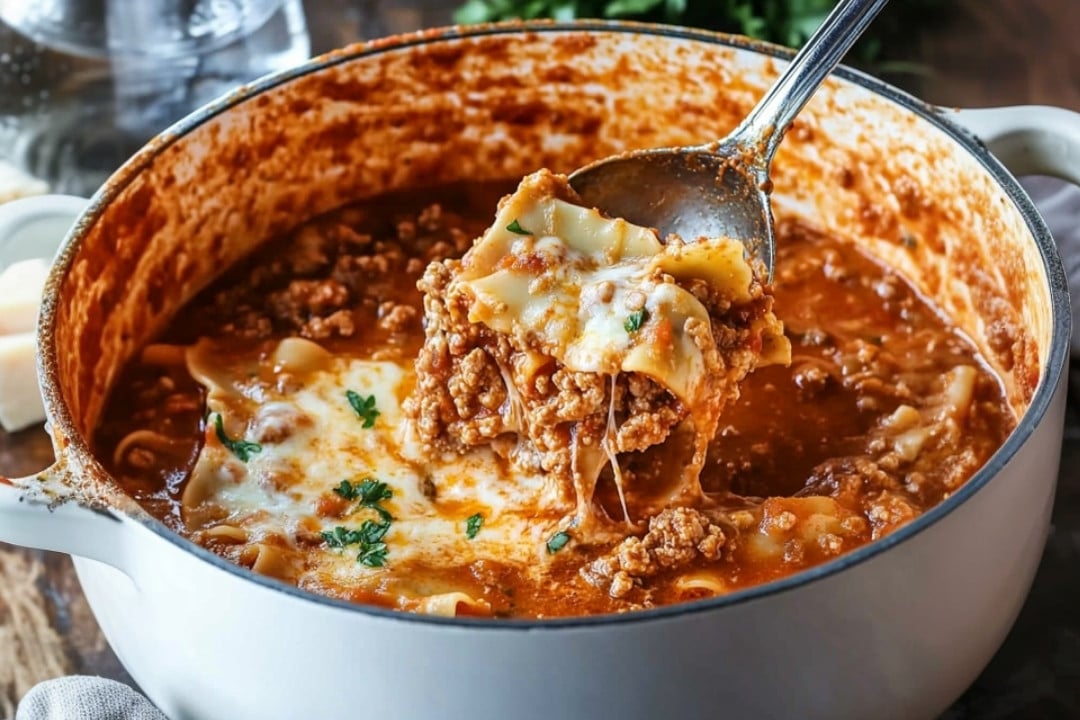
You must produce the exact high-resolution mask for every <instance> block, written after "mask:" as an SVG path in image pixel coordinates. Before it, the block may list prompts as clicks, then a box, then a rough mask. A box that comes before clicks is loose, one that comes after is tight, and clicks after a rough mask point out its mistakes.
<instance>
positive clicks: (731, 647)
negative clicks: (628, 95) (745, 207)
mask: <svg viewBox="0 0 1080 720" xmlns="http://www.w3.org/2000/svg"><path fill="white" fill-rule="evenodd" d="M632 38H633V36H631V35H625V36H622V37H621V38H620V39H619V40H618V42H619V43H624V44H626V45H627V46H628V47H630V48H631V49H632V48H633V39H632ZM744 55H745V54H744ZM744 59H745V58H744ZM746 63H747V68H748V72H749V74H750V75H754V74H755V73H759V74H760V73H761V72H762V63H761V62H759V61H757V60H754V59H746ZM516 71H517V72H521V73H527V72H528V68H519V69H517V70H516ZM602 91H603V88H599V89H597V92H598V93H601V92H602ZM851 94H852V95H853V96H855V99H854V100H852V102H851V106H852V107H855V106H856V105H858V102H857V100H858V96H860V95H863V96H865V95H866V94H867V93H866V92H865V91H859V90H853V91H851ZM808 111H809V112H810V114H811V116H814V112H815V111H814V103H811V105H810V106H809V107H808ZM908 115H910V113H908ZM223 117H224V118H227V120H223V123H222V124H223V126H228V124H229V123H230V122H233V121H235V122H242V121H243V120H244V115H243V114H242V112H236V113H235V114H230V115H226V116H223ZM816 119H817V122H818V124H817V125H816V126H815V127H818V128H819V130H820V131H821V132H823V133H826V134H830V133H845V132H849V131H850V130H851V128H850V127H845V124H844V122H843V121H842V120H838V119H836V118H834V117H832V116H830V115H829V112H827V111H824V110H823V111H819V112H818V114H817V116H816ZM881 122H882V126H883V127H884V128H889V127H890V124H889V123H890V119H889V118H888V117H884V113H883V115H882V116H881ZM909 125H910V126H912V127H913V126H914V125H915V123H914V121H912V122H911V123H909ZM912 127H908V128H907V129H909V130H912V131H913V132H914V130H913V129H912ZM894 129H895V128H894ZM878 130H881V128H876V127H870V126H867V127H863V128H861V129H860V130H859V132H860V133H865V134H866V136H867V137H868V138H869V137H871V136H872V135H873V133H874V132H875V131H878ZM471 131H472V130H466V132H471ZM922 131H923V132H927V133H928V135H933V136H934V137H936V138H937V139H938V140H939V141H940V140H941V139H940V138H939V137H937V136H938V135H939V134H940V133H937V131H935V133H937V134H934V133H929V131H926V129H925V128H923V130H922ZM1038 132H1046V130H1040V131H1038ZM845 137H847V136H845ZM852 137H855V136H854V135H852ZM492 139H493V140H494V139H495V138H492ZM673 139H675V140H678V139H679V138H677V137H674V134H673ZM695 139H696V138H694V137H693V135H692V134H691V133H687V134H686V137H685V140H686V142H691V141H693V140H695ZM560 142H563V139H562V138H560V137H558V136H556V135H551V136H547V137H546V138H545V143H547V144H549V145H551V146H558V145H559V143H560ZM853 142H854V140H853ZM867 142H869V140H867ZM200 150H201V149H200V147H199V145H198V144H197V143H193V144H190V145H189V147H188V153H189V155H187V156H186V157H188V158H190V159H191V160H190V161H191V162H194V159H195V158H196V157H197V156H198V153H199V152H200ZM783 150H784V149H783V148H781V155H782V154H783ZM805 151H806V152H811V151H812V149H811V148H807V149H805ZM910 152H911V153H912V154H913V157H914V156H915V155H917V152H918V151H917V148H912V149H911V150H910ZM906 160H907V158H906V157H904V156H902V154H900V153H898V154H897V157H896V159H895V161H896V162H897V163H904V162H906ZM964 163H967V164H968V165H974V161H973V160H971V159H970V158H964ZM915 164H916V165H918V163H915ZM178 167H180V168H182V167H184V166H183V165H182V164H180V165H178ZM491 167H492V172H493V173H495V174H498V173H500V172H502V170H501V168H500V166H498V164H497V159H496V160H493V162H492V163H491ZM917 169H921V168H917ZM339 170H340V168H339V169H337V170H335V171H334V172H337V171H339ZM958 175H962V173H958ZM178 179H179V180H181V181H182V180H184V179H185V178H184V177H182V176H178ZM973 180H975V181H977V184H976V185H973V186H972V187H971V188H969V190H968V192H970V193H971V194H975V193H977V192H982V191H984V190H985V191H987V192H989V191H990V190H993V189H995V188H994V187H993V186H994V182H993V180H992V178H990V177H989V176H988V175H987V176H986V177H983V176H979V177H976V178H973ZM209 188H210V189H208V190H207V191H206V192H208V193H211V198H210V199H209V200H208V201H207V204H208V205H212V204H213V203H214V202H215V200H214V199H213V197H212V191H213V189H214V186H209ZM826 191H827V193H826ZM808 192H809V193H810V194H808V195H806V196H804V197H797V198H793V199H792V203H791V205H790V206H789V208H788V210H789V211H790V210H791V208H793V207H798V208H801V209H804V210H807V211H810V212H815V211H817V210H828V209H829V208H828V207H824V206H821V205H818V204H817V203H819V202H822V203H824V202H828V198H829V197H832V196H835V195H837V194H839V191H838V190H837V188H835V187H834V186H833V185H832V184H829V185H828V186H827V187H823V188H822V191H821V192H822V195H821V196H817V195H814V194H813V193H814V192H815V190H814V189H813V188H810V189H808ZM331 199H332V198H331ZM193 202H194V201H193ZM841 214H842V213H841ZM1018 215H1019V214H1018V213H1014V214H1013V217H1012V219H1011V221H1010V222H1013V223H1014V224H1019V223H1021V220H1020V219H1019V217H1018ZM260 217H261V215H260ZM966 219H967V218H965V220H966ZM975 219H976V220H978V218H975ZM837 224H838V225H841V226H842V225H843V218H842V217H841V218H840V219H839V220H837ZM1022 230H1023V229H1022V228H1021V231H1022ZM1024 236H1026V235H1025V233H1024V232H1022V233H1021V237H1024ZM1025 245H1031V247H1030V248H1028V249H1027V250H1025V252H1027V253H1029V254H1031V255H1036V254H1037V253H1036V251H1035V250H1034V249H1033V245H1032V244H1031V243H1030V241H1029V240H1025ZM882 246H883V245H882ZM898 260H902V258H899V257H898ZM900 266H901V267H903V265H902V264H901V265H900ZM1033 266H1035V267H1040V268H1041V267H1042V266H1041V264H1039V263H1038V262H1036V263H1034V265H1033ZM1044 283H1045V280H1044ZM1043 292H1044V293H1045V295H1046V297H1047V298H1049V297H1050V291H1049V290H1048V289H1045V288H1044V289H1043ZM1059 292H1063V291H1061V290H1059ZM960 299H961V300H962V299H963V298H962V297H961V298H960ZM1040 300H1041V298H1040ZM1046 304H1047V305H1048V306H1049V303H1046ZM1046 312H1047V313H1049V310H1047V311H1046ZM1036 319H1037V320H1038V321H1039V322H1041V323H1042V324H1041V325H1039V327H1043V328H1045V327H1047V326H1048V322H1047V320H1046V318H1043V317H1038V318H1036ZM1036 324H1038V323H1036ZM1059 340H1060V342H1061V343H1062V344H1063V343H1064V342H1065V339H1064V338H1059ZM1061 349H1062V348H1061V347H1059V348H1058V350H1061ZM1040 350H1041V353H1042V354H1041V355H1040V359H1041V361H1042V362H1043V364H1044V365H1045V363H1046V362H1048V357H1049V344H1048V343H1047V344H1046V346H1044V347H1042V348H1040ZM1042 392H1044V393H1051V394H1052V400H1051V401H1050V405H1049V408H1048V410H1047V412H1046V414H1045V415H1044V416H1043V417H1042V418H1041V420H1040V421H1039V422H1038V424H1037V426H1036V427H1034V428H1030V429H1031V430H1032V433H1031V435H1030V436H1029V437H1028V438H1027V440H1026V441H1025V442H1024V444H1023V445H1022V446H1020V447H1019V449H1018V450H1017V451H1016V453H1015V455H1013V456H1012V458H1011V459H1010V460H1009V462H1008V463H1007V464H1002V465H1001V466H999V468H998V471H997V472H996V474H995V476H994V477H993V478H991V479H990V480H989V482H987V483H986V484H985V485H984V486H983V487H982V488H981V489H979V490H978V492H976V493H975V494H974V495H972V496H971V497H969V498H968V499H967V500H966V501H965V502H964V503H963V504H961V505H960V506H959V507H956V508H955V509H953V510H952V511H951V512H949V513H947V514H944V515H943V516H942V517H939V518H938V519H937V520H936V522H934V523H932V524H930V525H928V526H927V527H925V528H924V529H923V530H922V531H921V532H919V533H917V534H915V535H913V536H911V537H909V538H907V539H905V540H904V541H903V542H900V543H899V544H897V545H895V546H893V547H889V548H887V549H885V550H884V551H882V552H879V553H878V554H876V555H874V556H872V557H870V558H869V559H866V560H863V561H862V562H858V563H855V564H853V565H851V566H849V567H846V568H845V569H843V570H841V571H838V572H832V573H829V574H826V575H824V576H823V577H820V578H818V579H815V580H813V581H812V582H808V583H805V584H799V585H794V586H792V587H789V588H787V589H785V590H784V591H782V592H774V593H767V594H761V595H759V596H756V597H753V598H751V599H747V600H745V601H743V602H740V603H736V604H733V605H728V606H721V607H716V608H712V609H708V610H700V609H698V610H689V611H687V612H684V613H672V614H671V615H669V616H665V617H663V618H652V619H636V620H635V619H627V620H626V621H622V622H599V623H594V624H580V625H576V626H564V627H559V626H537V627H533V628H530V629H527V630H523V629H518V628H514V627H512V626H497V625H485V626H483V627H474V626H468V625H464V624H453V623H445V624H436V623H432V622H427V621H421V620H416V619H412V618H394V617H386V616H382V615H373V614H370V613H367V612H364V611H362V610H359V609H355V608H341V607H336V606H330V605H328V604H326V603H322V602H319V601H315V600H311V599H307V598H302V597H298V596H296V595H295V594H292V593H287V592H283V591H281V590H280V589H277V588H273V587H268V586H266V585H264V584H259V583H256V582H252V581H250V580H249V579H248V578H247V576H246V575H245V574H244V573H241V572H238V571H236V570H234V569H231V568H230V569H225V568H223V567H219V566H218V565H215V564H213V563H211V562H209V561H207V560H205V559H202V558H200V557H198V556H196V555H194V554H192V553H189V552H188V551H187V550H186V549H184V547H183V546H182V545H180V544H177V543H175V542H173V541H171V540H167V539H165V538H164V537H162V536H161V535H158V534H156V533H154V532H152V531H150V530H149V529H147V528H146V527H144V526H142V525H140V524H139V523H138V522H136V521H134V520H131V519H130V518H127V517H124V518H123V519H121V520H115V519H112V518H111V516H108V515H102V514H99V513H93V512H91V511H88V510H86V509H84V508H81V507H78V506H76V505H74V504H69V505H65V506H63V507H61V508H59V509H58V510H57V511H56V512H55V513H50V512H49V511H47V510H45V509H44V507H43V506H40V505H28V504H26V503H19V502H18V498H17V493H16V491H15V490H13V489H12V488H9V487H7V486H4V485H2V484H0V540H4V541H9V542H16V543H19V544H24V545H30V546H36V547H44V548H48V549H58V550H63V551H67V552H75V553H80V554H83V555H86V556H87V557H91V558H95V559H96V560H104V561H105V562H108V563H110V564H111V565H116V566H118V567H121V568H123V572H120V571H118V570H115V569H113V568H111V567H108V566H106V565H104V564H101V563H99V562H96V561H92V560H84V559H78V560H76V567H77V569H78V571H79V574H80V578H81V580H82V582H83V586H84V589H85V591H86V594H87V597H88V599H89V600H90V603H91V606H92V607H93V609H94V612H95V614H96V616H97V618H98V620H99V622H100V623H101V626H102V628H103V630H104V631H105V633H106V636H107V637H108V638H109V640H110V642H111V644H112V645H113V647H114V648H115V649H116V651H117V654H118V655H119V656H120V658H121V660H122V661H123V662H124V664H125V666H126V667H127V668H128V670H129V671H130V672H131V674H132V676H133V677H134V679H135V680H136V682H138V683H139V685H140V686H141V688H142V689H143V690H144V691H145V692H146V693H147V694H148V695H149V696H150V697H151V699H153V700H154V701H155V702H156V703H157V704H159V705H160V706H161V707H162V709H163V710H165V711H166V712H167V713H168V714H169V715H170V717H172V718H173V720H187V719H189V718H229V719H230V720H245V719H247V718H258V719H259V720H264V719H269V720H274V719H275V718H286V719H289V720H291V719H293V718H307V717H312V718H319V719H320V720H333V719H334V718H349V719H350V720H351V719H353V718H367V717H370V718H395V720H397V719H401V720H414V719H415V720H420V719H423V720H427V719H428V718H441V717H447V718H459V717H468V718H477V719H480V720H486V719H488V718H491V719H492V720H495V719H500V720H501V719H502V718H525V719H527V720H528V719H531V718H537V719H538V720H540V719H542V720H551V719H552V718H583V719H584V718H606V717H612V718H629V719H636V718H641V719H643V720H644V719H645V718H661V717H677V718H706V717H732V718H743V717H776V718H787V717H800V718H830V719H832V718H867V717H872V718H879V719H886V720H887V719H889V718H904V719H907V718H916V719H917V718H930V717H933V716H935V715H936V714H938V713H940V712H941V711H942V710H943V709H944V708H945V707H946V706H947V705H948V704H949V703H950V702H951V701H952V700H953V699H955V698H956V697H957V696H958V695H959V694H960V693H961V692H962V691H963V690H964V688H966V687H967V685H968V684H970V682H971V681H972V680H973V679H974V678H975V677H976V675H977V674H978V672H979V671H980V670H981V669H982V667H983V666H984V665H985V663H986V662H987V661H988V660H989V658H990V657H991V656H992V654H993V652H994V651H995V650H996V649H997V647H998V646H999V644H1000V642H1001V640H1002V639H1003V638H1004V636H1005V634H1006V633H1007V631H1008V629H1009V627H1010V626H1011V624H1012V622H1013V620H1014V618H1015V617H1016V613H1017V612H1018V610H1019V608H1020V607H1021V605H1022V603H1023V600H1024V597H1025V596H1026V594H1027V591H1028V588H1029V587H1030V583H1031V580H1032V578H1033V576H1034V572H1035V568H1036V567H1037V565H1038V561H1039V557H1040V555H1041V551H1042V548H1043V544H1044V541H1045V536H1046V530H1047V527H1048V523H1049V517H1050V509H1051V506H1052V501H1053V493H1054V484H1055V479H1056V476H1057V469H1058V468H1057V465H1058V459H1059V457H1060V443H1061V428H1062V417H1063V413H1064V407H1065V385H1064V375H1062V376H1060V377H1059V378H1058V382H1057V384H1056V386H1055V387H1044V388H1043V390H1042ZM1029 427H1030V423H1029V424H1028V425H1026V426H1025V431H1026V430H1027V429H1029ZM995 462H996V461H995ZM1003 528H1008V532H1003ZM885 542H889V541H888V540H886V541H885ZM837 562H838V563H841V564H843V563H844V562H845V561H844V560H843V559H841V560H839V561H837Z"/></svg>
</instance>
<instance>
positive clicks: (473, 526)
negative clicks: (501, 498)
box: [465, 513, 484, 540]
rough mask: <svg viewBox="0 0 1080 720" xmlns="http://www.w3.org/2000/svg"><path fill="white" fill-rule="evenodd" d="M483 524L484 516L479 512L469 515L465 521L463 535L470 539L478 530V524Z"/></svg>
mask: <svg viewBox="0 0 1080 720" xmlns="http://www.w3.org/2000/svg"><path fill="white" fill-rule="evenodd" d="M483 524H484V516H483V515H481V514H480V513H476V514H475V515H470V516H469V519H468V520H466V521H465V537H467V538H469V539H470V540H472V539H473V538H474V537H476V533H478V532H480V526H481V525H483Z"/></svg>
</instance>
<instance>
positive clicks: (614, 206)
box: [570, 0, 888, 282]
mask: <svg viewBox="0 0 1080 720" xmlns="http://www.w3.org/2000/svg"><path fill="white" fill-rule="evenodd" d="M887 2H888V0H841V1H840V2H838V3H837V4H836V7H834V8H833V10H832V12H831V13H829V15H828V17H826V18H825V20H824V21H822V23H821V25H820V26H819V27H818V29H817V30H816V31H815V32H814V34H813V35H812V36H811V37H810V39H809V40H808V41H807V43H806V45H804V46H803V48H802V50H800V51H799V53H798V54H797V55H796V56H795V58H794V60H792V61H791V64H790V65H788V67H787V70H785V71H784V73H783V75H781V76H780V78H779V79H778V80H777V81H776V83H775V84H774V85H773V86H772V87H771V88H770V89H769V91H768V92H767V93H766V94H765V96H764V97H763V98H762V99H761V100H760V101H759V102H758V104H757V105H756V106H754V109H753V110H751V111H750V114H749V115H747V117H746V119H744V120H743V121H742V122H741V123H740V124H739V126H738V127H736V128H735V130H733V131H732V132H731V134H729V135H728V136H727V137H725V138H723V139H722V140H719V141H716V142H712V143H707V144H705V145H694V146H690V147H677V148H658V149H652V150H638V151H634V152H629V153H624V154H622V155H616V156H613V157H609V158H604V159H602V160H598V161H596V162H594V163H591V164H590V165H586V166H585V167H583V168H581V169H579V170H577V171H576V172H574V173H573V174H572V175H570V185H571V186H572V187H573V188H574V190H575V191H577V193H578V195H580V196H581V198H582V200H584V201H585V203H587V204H589V205H592V206H593V207H595V208H597V209H599V210H602V211H603V212H605V213H607V214H609V215H611V216H613V217H621V218H625V219H626V220H628V221H630V222H632V223H634V224H636V225H644V226H646V227H653V228H656V229H657V230H658V231H659V233H660V237H661V238H664V237H667V235H669V234H672V233H674V234H676V235H678V236H679V237H681V238H683V239H684V240H700V239H701V238H707V237H729V238H732V239H735V240H738V241H740V242H742V243H743V244H744V245H745V246H746V251H747V253H748V254H749V255H750V257H751V258H752V259H754V260H756V261H758V262H760V263H761V264H762V265H763V266H764V270H765V273H764V275H765V278H766V280H767V281H768V282H772V277H773V265H774V262H775V257H776V238H775V235H774V233H773V215H772V208H771V205H770V202H769V195H770V192H771V190H772V184H771V182H770V181H769V166H770V165H771V164H772V158H773V155H775V154H776V148H777V147H778V146H779V145H780V141H781V140H782V139H783V137H784V133H785V132H786V131H787V128H788V126H789V125H791V121H792V120H794V119H795V116H796V115H797V114H798V113H799V111H800V110H802V108H803V106H804V105H806V103H807V101H808V100H809V99H810V97H811V96H812V95H813V94H814V91H815V90H817V88H818V86H820V85H821V83H822V82H823V81H824V80H825V78H826V77H827V76H828V74H829V73H830V72H831V71H832V69H833V68H834V67H836V65H837V63H839V62H840V60H841V58H843V57H844V55H845V54H846V53H847V51H848V50H849V49H850V48H851V46H852V45H854V44H855V41H856V40H858V39H859V37H860V36H861V35H862V33H863V31H865V30H866V28H867V27H868V26H869V25H870V22H871V21H872V20H873V19H874V18H875V17H876V16H877V14H878V13H879V12H881V10H882V8H884V7H885V5H886V3H887Z"/></svg>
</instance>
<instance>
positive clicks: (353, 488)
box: [334, 480, 360, 500]
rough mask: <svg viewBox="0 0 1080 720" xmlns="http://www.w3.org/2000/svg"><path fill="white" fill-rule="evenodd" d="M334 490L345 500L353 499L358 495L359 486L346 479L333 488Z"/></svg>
mask: <svg viewBox="0 0 1080 720" xmlns="http://www.w3.org/2000/svg"><path fill="white" fill-rule="evenodd" d="M334 492H335V493H337V494H338V495H340V496H341V497H343V498H345V499H346V500H355V499H356V498H358V497H359V496H360V490H359V486H357V485H353V484H352V483H351V482H349V481H348V480H342V481H341V484H340V485H338V486H337V487H336V488H334Z"/></svg>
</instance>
